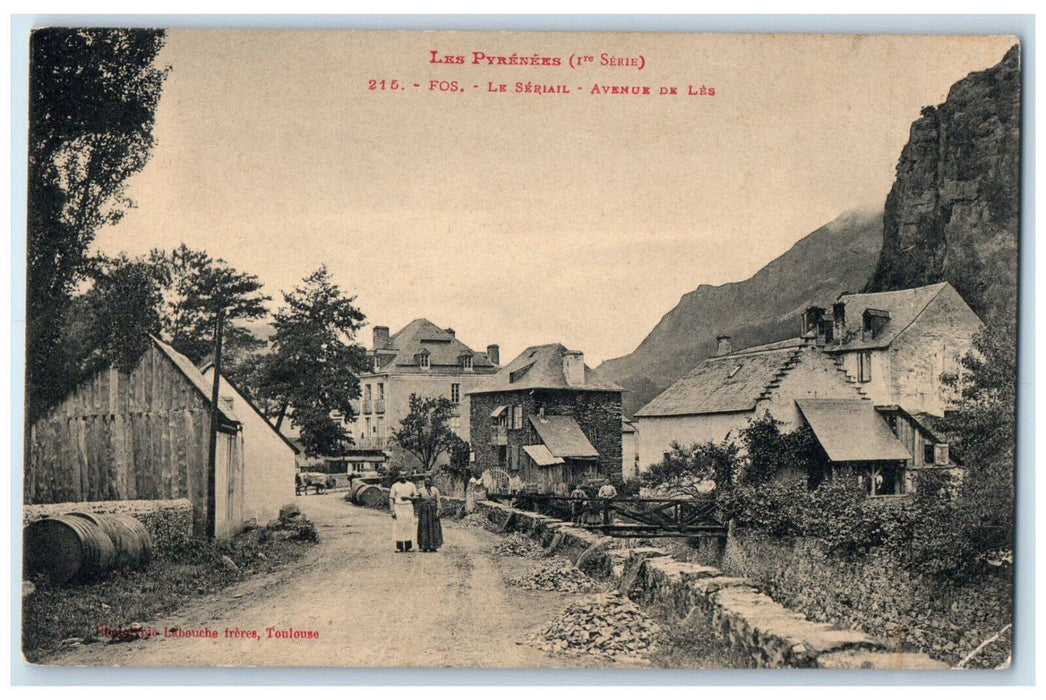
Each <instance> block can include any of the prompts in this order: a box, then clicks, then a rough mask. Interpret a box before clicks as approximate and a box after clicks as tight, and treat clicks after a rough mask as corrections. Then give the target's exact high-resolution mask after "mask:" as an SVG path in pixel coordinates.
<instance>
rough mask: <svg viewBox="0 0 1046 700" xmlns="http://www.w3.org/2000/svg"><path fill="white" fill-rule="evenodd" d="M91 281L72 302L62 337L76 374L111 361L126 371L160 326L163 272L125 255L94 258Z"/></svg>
mask: <svg viewBox="0 0 1046 700" xmlns="http://www.w3.org/2000/svg"><path fill="white" fill-rule="evenodd" d="M89 275H90V277H91V278H92V279H93V281H94V283H93V285H92V286H91V288H90V289H88V290H87V291H86V292H85V293H83V294H82V295H80V296H78V297H76V298H75V299H74V300H73V303H72V304H71V306H70V312H69V314H68V315H67V320H66V324H65V337H66V338H67V341H66V342H67V343H68V345H69V350H70V355H71V357H73V358H75V360H76V367H77V371H78V374H79V376H81V377H83V376H88V375H90V374H92V373H94V372H95V371H97V370H99V369H101V368H103V367H105V366H108V365H109V364H114V365H116V367H118V368H119V369H121V370H123V371H125V372H129V371H130V370H131V369H132V368H133V367H134V365H135V364H136V363H137V361H138V358H140V357H141V355H142V353H143V352H145V350H146V348H147V347H148V344H149V334H153V335H159V333H160V327H161V319H160V311H159V309H160V305H161V303H162V297H161V287H162V285H163V278H162V275H161V274H159V271H158V270H157V269H156V268H155V266H153V265H151V264H150V263H148V262H145V261H143V260H140V259H139V260H132V259H129V258H128V257H127V256H126V255H120V256H119V257H116V258H109V257H105V256H99V257H97V258H95V260H94V262H93V264H92V269H91V271H90V273H89Z"/></svg>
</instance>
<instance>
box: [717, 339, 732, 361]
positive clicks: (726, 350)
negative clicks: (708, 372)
mask: <svg viewBox="0 0 1046 700" xmlns="http://www.w3.org/2000/svg"><path fill="white" fill-rule="evenodd" d="M715 344H716V345H715V355H714V357H719V356H720V355H729V354H730V350H731V348H730V336H728V335H717V336H716V337H715Z"/></svg>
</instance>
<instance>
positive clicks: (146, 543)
mask: <svg viewBox="0 0 1046 700" xmlns="http://www.w3.org/2000/svg"><path fill="white" fill-rule="evenodd" d="M67 515H70V516H72V517H75V518H83V519H84V520H88V521H90V522H92V523H94V524H95V525H97V526H98V527H100V528H102V530H103V531H105V534H107V535H109V539H110V540H112V541H113V548H114V549H115V550H116V561H115V563H114V564H113V566H115V567H116V568H124V567H128V568H132V569H140V568H142V567H143V566H145V565H146V564H148V563H149V559H151V558H152V553H153V540H152V538H151V537H150V536H149V531H148V530H146V529H145V525H143V524H142V523H141V521H140V520H138V519H137V518H133V517H131V516H130V515H115V514H102V513H83V512H73V513H67Z"/></svg>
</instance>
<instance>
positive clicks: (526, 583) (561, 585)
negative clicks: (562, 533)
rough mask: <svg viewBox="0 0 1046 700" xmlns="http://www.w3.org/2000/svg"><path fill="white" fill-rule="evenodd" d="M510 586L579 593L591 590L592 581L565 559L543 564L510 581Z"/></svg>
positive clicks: (532, 589)
mask: <svg viewBox="0 0 1046 700" xmlns="http://www.w3.org/2000/svg"><path fill="white" fill-rule="evenodd" d="M508 583H509V585H510V586H515V587H516V588H525V589H527V590H528V591H559V592H560V593H579V592H581V591H587V590H590V589H591V588H592V586H593V584H594V582H593V581H592V579H590V578H589V577H588V576H586V575H585V574H584V573H582V572H581V571H579V570H578V569H577V568H576V567H575V566H574V565H573V564H571V563H570V562H569V561H567V560H565V559H559V558H557V559H553V560H551V561H549V562H547V563H545V564H541V565H540V566H537V567H535V568H533V569H531V570H529V571H527V572H526V573H525V574H522V575H520V576H515V577H513V578H510V579H509V580H508Z"/></svg>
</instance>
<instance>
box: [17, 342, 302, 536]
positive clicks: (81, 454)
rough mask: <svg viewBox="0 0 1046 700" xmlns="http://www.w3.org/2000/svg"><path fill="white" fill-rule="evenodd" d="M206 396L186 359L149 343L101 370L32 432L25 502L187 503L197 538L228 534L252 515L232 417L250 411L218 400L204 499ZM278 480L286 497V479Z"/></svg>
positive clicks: (247, 470) (249, 469) (239, 428)
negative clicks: (130, 358)
mask: <svg viewBox="0 0 1046 700" xmlns="http://www.w3.org/2000/svg"><path fill="white" fill-rule="evenodd" d="M210 397H211V385H210V384H209V383H208V382H207V379H206V378H205V377H204V376H203V374H201V373H200V371H199V370H198V369H197V368H196V367H195V366H194V365H193V363H192V362H191V361H190V360H189V358H187V357H185V356H184V355H182V354H181V353H179V352H177V351H176V350H175V349H174V348H172V347H171V346H170V345H167V344H166V343H164V342H162V341H160V340H158V339H157V338H151V342H150V343H149V345H148V347H147V348H146V350H145V352H144V353H143V354H142V356H141V357H140V358H139V359H138V361H137V363H136V364H135V366H134V367H133V368H132V369H131V370H130V372H123V371H121V370H120V369H118V368H116V367H109V368H107V369H103V370H102V371H100V372H98V373H96V374H95V375H93V376H92V377H89V378H88V379H86V380H84V381H83V382H81V383H80V384H79V385H78V386H77V387H76V388H75V389H74V390H73V391H72V392H71V393H70V394H69V396H67V397H66V398H65V399H64V400H62V401H61V402H60V403H59V404H58V405H56V406H55V407H54V408H52V409H51V410H50V411H48V412H47V413H46V414H45V415H44V416H42V417H41V418H39V419H38V420H37V421H36V422H34V423H33V425H32V426H30V429H29V440H28V444H27V446H26V449H27V460H26V466H25V470H24V475H23V486H24V490H23V498H24V501H23V502H24V503H27V504H28V503H64V502H84V501H122V500H162V499H172V498H187V499H189V501H191V502H192V505H193V529H194V532H195V533H196V534H197V535H204V536H210V535H213V536H215V537H216V538H217V539H227V538H228V537H231V536H232V535H234V534H236V533H237V532H239V531H240V530H241V529H242V527H243V520H244V514H245V513H248V512H253V511H254V510H255V504H254V502H253V500H252V499H253V498H254V491H253V489H248V488H247V484H249V483H251V482H252V481H254V480H255V479H259V478H266V477H265V475H263V474H259V473H257V472H256V471H255V466H256V465H254V464H252V463H249V462H246V461H245V460H244V452H245V449H244V448H245V445H244V423H243V421H242V420H241V417H240V413H246V412H247V411H249V410H250V409H249V408H246V407H244V408H242V409H241V410H240V412H239V413H238V412H237V410H236V409H235V408H234V406H235V401H233V402H229V401H222V402H220V404H219V406H218V412H217V415H218V449H217V454H216V457H217V459H216V464H215V474H214V481H213V492H212V482H211V481H210V479H209V478H208V462H209V449H210V425H211V399H210ZM285 483H286V484H287V485H288V487H289V489H290V491H289V495H293V472H291V475H290V476H288V477H287V479H286V482H285ZM212 496H213V501H211V502H213V504H214V524H213V526H211V525H209V522H208V521H209V518H208V507H209V501H210V500H211V497H212ZM288 500H289V499H288Z"/></svg>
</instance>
